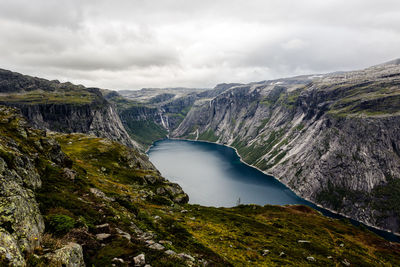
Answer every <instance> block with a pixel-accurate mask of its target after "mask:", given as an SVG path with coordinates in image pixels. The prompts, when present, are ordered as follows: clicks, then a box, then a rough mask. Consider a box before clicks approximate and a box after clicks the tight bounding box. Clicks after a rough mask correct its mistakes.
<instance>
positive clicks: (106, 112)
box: [0, 70, 137, 146]
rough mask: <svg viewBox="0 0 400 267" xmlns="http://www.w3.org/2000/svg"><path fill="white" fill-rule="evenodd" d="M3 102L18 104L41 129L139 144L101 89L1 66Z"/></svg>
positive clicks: (0, 77) (27, 116)
mask: <svg viewBox="0 0 400 267" xmlns="http://www.w3.org/2000/svg"><path fill="white" fill-rule="evenodd" d="M0 92H1V94H0V104H3V105H8V106H14V107H18V108H19V109H20V110H21V111H22V114H23V115H24V116H25V117H26V118H27V119H28V120H29V122H30V123H31V124H32V125H33V126H35V127H36V128H40V129H47V130H51V131H58V132H66V133H70V132H80V133H89V134H94V135H96V136H99V137H105V138H109V139H111V140H115V141H118V142H121V143H123V144H125V145H128V146H137V144H136V142H134V141H132V140H131V139H130V137H129V135H128V133H127V132H126V130H125V128H124V126H123V125H122V122H121V120H120V118H119V116H118V114H117V112H116V111H115V110H114V107H113V106H112V105H111V104H110V103H108V102H107V101H106V100H105V99H104V97H103V96H102V94H101V93H100V91H99V89H97V88H85V87H84V86H81V85H79V86H76V85H73V84H71V83H59V82H58V81H48V80H45V79H39V78H34V77H30V76H26V75H21V74H18V73H13V72H10V71H5V70H0Z"/></svg>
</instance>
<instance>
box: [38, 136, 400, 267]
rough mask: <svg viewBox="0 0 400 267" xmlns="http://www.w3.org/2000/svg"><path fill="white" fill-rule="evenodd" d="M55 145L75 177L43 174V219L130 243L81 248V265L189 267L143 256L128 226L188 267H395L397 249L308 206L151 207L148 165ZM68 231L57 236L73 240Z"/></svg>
mask: <svg viewBox="0 0 400 267" xmlns="http://www.w3.org/2000/svg"><path fill="white" fill-rule="evenodd" d="M56 139H57V140H58V141H59V143H60V144H61V147H62V150H63V151H64V152H65V153H66V154H67V155H68V156H69V157H70V158H71V159H72V161H73V169H74V170H75V171H76V172H77V177H76V178H75V180H74V182H72V181H70V180H66V179H63V178H62V176H61V174H60V173H57V171H56V170H53V171H54V172H56V173H54V174H53V175H51V174H49V176H48V177H47V178H46V179H45V180H44V187H43V190H42V193H41V194H39V201H40V203H41V204H42V208H43V212H44V214H46V215H47V216H48V215H49V214H63V215H67V216H69V217H71V218H73V219H74V220H75V221H76V226H75V228H78V229H79V227H82V226H86V227H88V229H89V230H88V231H89V233H91V232H93V233H94V232H95V229H96V228H95V225H100V224H104V223H109V224H110V225H111V226H112V227H113V228H116V227H118V228H119V229H122V230H123V231H125V232H128V233H129V234H131V235H132V237H133V238H132V239H131V241H128V240H126V239H124V238H121V237H118V236H115V237H112V238H111V239H110V240H107V242H106V243H105V245H103V246H101V245H99V244H97V246H98V247H96V245H94V248H90V247H89V246H84V251H85V257H86V261H87V263H88V264H89V266H91V264H93V265H95V266H108V265H109V264H111V260H112V259H113V258H115V257H120V258H123V259H124V260H125V261H126V262H128V261H129V260H130V259H131V258H132V256H136V255H137V254H139V253H141V252H144V253H145V255H146V259H147V260H148V262H149V263H150V264H151V265H152V266H185V265H187V264H189V263H190V262H185V261H184V260H182V259H180V258H178V257H174V256H167V255H166V254H165V253H163V252H162V251H156V250H152V249H150V248H149V247H148V246H146V244H145V243H143V242H142V241H140V240H139V239H136V238H135V236H137V233H136V232H135V231H134V230H132V229H133V228H132V225H133V224H134V225H136V226H137V227H138V228H139V229H140V230H141V231H144V232H150V233H153V234H155V235H156V237H154V238H153V239H155V241H158V240H167V241H171V244H166V245H165V246H166V249H171V250H173V251H176V252H177V253H180V252H184V253H187V254H189V255H192V256H193V257H195V259H196V260H195V262H194V263H193V264H194V265H202V262H203V261H202V260H206V261H207V262H208V263H210V264H211V265H213V266H229V265H233V266H281V265H293V266H307V265H316V266H340V265H343V262H349V263H351V264H352V265H353V266H376V265H386V266H395V265H396V263H398V262H399V261H400V249H399V246H398V245H397V244H392V243H389V242H387V241H385V240H383V239H382V238H380V237H378V236H376V235H375V234H373V233H371V232H369V231H368V230H365V229H362V228H356V227H354V226H353V225H351V224H350V223H347V222H346V221H341V220H335V219H330V218H327V217H324V216H322V215H320V214H319V213H318V212H316V211H314V210H312V209H311V208H309V207H304V206H286V207H281V206H269V205H266V206H264V207H261V206H256V205H245V206H239V207H235V208H212V207H202V206H198V205H190V204H176V203H175V204H172V202H171V201H168V200H166V201H165V202H164V203H163V202H162V201H161V202H160V201H154V199H155V198H154V197H152V196H151V195H152V194H151V192H150V191H152V189H153V185H149V184H145V183H143V180H142V178H143V177H144V176H145V175H148V174H155V173H154V170H153V169H152V168H151V167H149V166H147V167H146V166H140V167H139V166H136V167H137V168H136V169H135V168H131V167H129V166H127V161H125V160H124V155H125V153H128V150H127V149H126V148H124V147H122V146H120V145H119V144H116V143H113V142H110V141H107V140H105V139H100V138H94V137H87V136H84V135H77V134H73V135H56ZM129 153H134V152H133V151H130V152H129ZM136 157H140V155H139V154H137V155H136ZM146 168H147V169H146ZM59 171H60V170H59ZM59 171H58V172H59ZM93 187H95V188H98V189H100V190H102V191H103V192H104V193H105V194H106V196H107V197H111V198H113V199H114V201H107V200H104V199H101V198H98V197H96V196H94V195H93V194H91V193H90V192H89V188H93ZM74 231H75V233H76V231H77V230H74V229H72V230H70V233H69V234H68V233H67V234H64V236H67V237H68V235H70V236H73V233H74ZM53 234H54V235H59V234H58V233H53ZM78 240H79V238H78ZM81 241H82V240H81ZM82 242H83V243H85V242H87V243H90V242H89V241H88V240H83V241H82ZM94 244H96V242H94ZM92 245H93V244H92ZM311 257H312V258H311Z"/></svg>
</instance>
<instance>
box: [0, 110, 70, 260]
mask: <svg viewBox="0 0 400 267" xmlns="http://www.w3.org/2000/svg"><path fill="white" fill-rule="evenodd" d="M0 118H1V119H0V121H1V122H0V133H1V137H0V263H1V264H2V265H12V266H24V265H25V264H26V263H25V256H26V255H27V254H29V253H31V252H32V251H33V250H34V248H36V247H38V246H39V245H40V242H41V237H42V234H43V232H44V227H45V225H44V221H43V217H42V215H41V214H40V210H39V206H38V203H37V201H36V199H35V194H34V191H35V190H37V189H39V188H40V187H41V184H42V182H41V179H40V175H39V172H38V170H39V166H38V164H39V162H40V159H39V156H42V157H46V159H47V160H48V161H49V162H51V163H52V164H54V165H56V164H59V165H60V166H68V159H67V158H66V156H65V155H64V154H63V153H62V152H61V150H60V146H59V145H58V144H57V143H56V142H55V141H54V140H52V139H49V138H46V137H45V133H44V132H43V131H39V130H32V129H31V128H28V127H27V123H26V121H25V120H24V118H23V117H22V115H20V114H19V113H18V112H17V111H16V110H14V109H12V108H7V107H4V106H0Z"/></svg>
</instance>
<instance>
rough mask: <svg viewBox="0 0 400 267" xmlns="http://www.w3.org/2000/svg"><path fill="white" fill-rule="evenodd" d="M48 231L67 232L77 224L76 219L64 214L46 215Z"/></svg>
mask: <svg viewBox="0 0 400 267" xmlns="http://www.w3.org/2000/svg"><path fill="white" fill-rule="evenodd" d="M45 218H46V220H45V222H46V227H47V231H49V232H52V233H55V234H65V233H67V232H69V230H71V229H72V228H74V226H75V220H74V219H73V218H71V217H69V216H67V215H63V214H51V215H48V216H46V217H45Z"/></svg>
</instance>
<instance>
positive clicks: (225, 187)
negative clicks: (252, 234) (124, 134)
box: [148, 139, 399, 242]
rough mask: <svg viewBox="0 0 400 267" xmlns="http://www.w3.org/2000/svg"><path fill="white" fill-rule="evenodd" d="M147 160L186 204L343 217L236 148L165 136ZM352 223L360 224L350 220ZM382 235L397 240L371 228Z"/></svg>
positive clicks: (396, 237) (153, 147) (151, 150)
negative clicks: (294, 207)
mask: <svg viewBox="0 0 400 267" xmlns="http://www.w3.org/2000/svg"><path fill="white" fill-rule="evenodd" d="M148 155H149V158H150V161H151V162H152V163H153V164H154V165H155V166H156V167H157V169H158V170H159V171H160V172H161V174H162V175H163V176H164V177H165V178H167V179H168V180H170V181H171V182H175V183H178V184H179V185H180V186H181V187H182V188H183V190H184V191H185V192H186V193H187V194H188V195H189V203H191V204H200V205H203V206H214V207H233V206H236V205H237V204H238V203H240V204H258V205H265V204H271V205H286V204H303V205H307V206H310V207H312V208H314V209H317V210H319V211H321V212H322V213H323V214H324V215H325V216H329V217H333V218H339V219H340V218H343V217H342V216H340V215H337V214H334V213H332V212H330V211H328V210H325V209H322V208H320V207H317V206H316V205H314V204H313V203H311V202H309V201H306V200H304V199H302V198H300V197H298V196H297V195H296V194H295V193H293V191H291V190H290V189H289V188H287V187H286V186H285V185H284V184H282V183H280V182H279V181H278V180H276V179H275V178H274V177H272V176H269V175H266V174H264V173H262V172H261V171H259V170H257V169H255V168H253V167H250V166H248V165H246V164H244V163H243V162H241V161H240V158H239V156H238V155H237V154H236V151H235V150H234V149H232V148H230V147H226V146H223V145H218V144H213V143H207V142H199V141H187V140H171V139H165V140H160V141H157V142H155V143H154V144H153V146H152V147H151V148H150V149H149V151H148ZM350 221H351V222H352V223H353V224H354V225H359V224H360V223H359V222H357V221H354V220H350ZM368 228H369V229H370V230H372V231H374V232H375V233H377V234H379V235H381V236H382V237H384V238H386V239H388V240H390V241H397V242H399V237H398V236H395V235H393V234H391V233H388V232H385V231H381V230H378V229H375V228H372V227H368Z"/></svg>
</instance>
